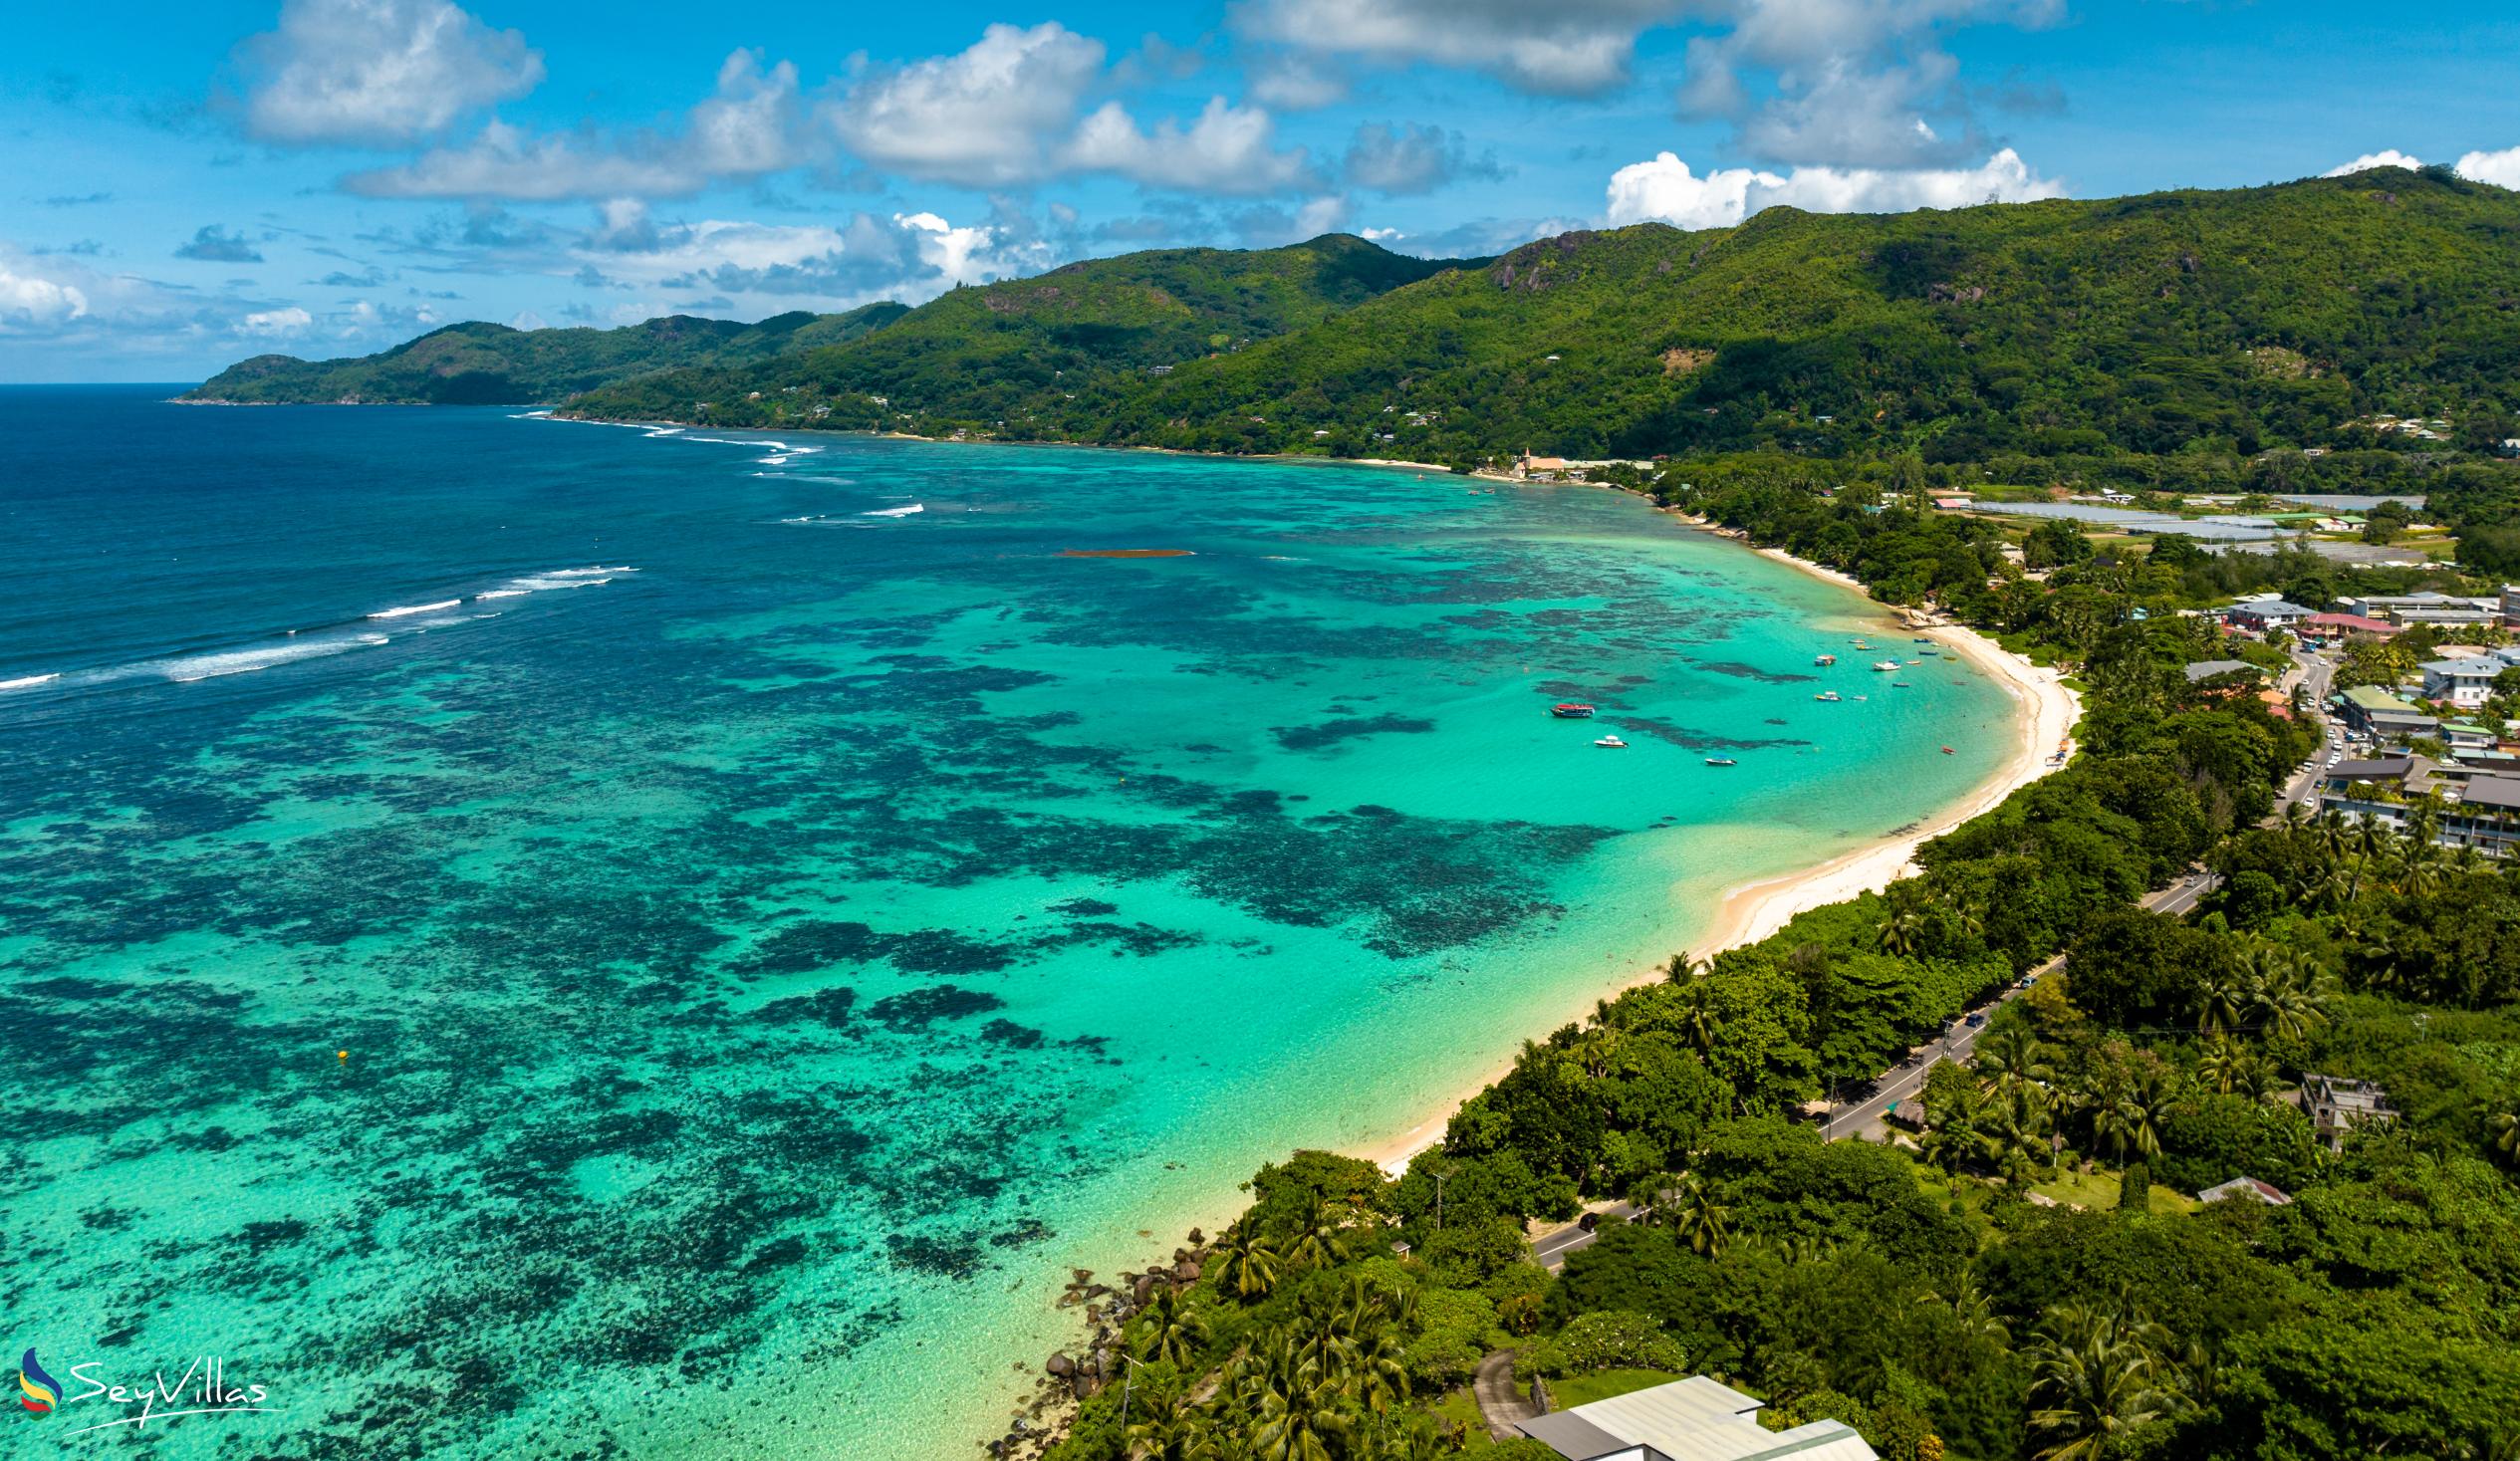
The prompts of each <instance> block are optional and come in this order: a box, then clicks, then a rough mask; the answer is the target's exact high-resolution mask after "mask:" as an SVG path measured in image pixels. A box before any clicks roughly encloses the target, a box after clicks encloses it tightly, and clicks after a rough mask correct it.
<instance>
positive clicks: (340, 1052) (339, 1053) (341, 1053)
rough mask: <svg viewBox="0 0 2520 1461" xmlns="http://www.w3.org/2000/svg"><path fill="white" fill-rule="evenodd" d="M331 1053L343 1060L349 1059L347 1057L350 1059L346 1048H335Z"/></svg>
mask: <svg viewBox="0 0 2520 1461" xmlns="http://www.w3.org/2000/svg"><path fill="white" fill-rule="evenodd" d="M333 1054H334V1055H336V1056H339V1057H340V1058H341V1059H343V1060H349V1059H350V1052H349V1051H346V1050H337V1051H335V1052H333Z"/></svg>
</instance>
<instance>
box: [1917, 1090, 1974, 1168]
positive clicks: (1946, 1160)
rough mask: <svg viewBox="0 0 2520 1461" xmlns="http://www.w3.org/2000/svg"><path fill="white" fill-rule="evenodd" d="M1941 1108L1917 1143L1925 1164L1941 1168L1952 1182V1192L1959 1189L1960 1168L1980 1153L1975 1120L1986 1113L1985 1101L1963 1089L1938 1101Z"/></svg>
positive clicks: (1934, 1112)
mask: <svg viewBox="0 0 2520 1461" xmlns="http://www.w3.org/2000/svg"><path fill="white" fill-rule="evenodd" d="M1940 1105H1941V1109H1939V1110H1934V1111H1932V1112H1931V1113H1930V1114H1931V1122H1932V1123H1931V1124H1930V1125H1928V1126H1926V1128H1925V1134H1924V1135H1923V1136H1921V1137H1919V1138H1917V1141H1916V1149H1917V1150H1918V1151H1919V1152H1921V1153H1923V1155H1924V1158H1925V1161H1926V1163H1927V1164H1928V1165H1931V1166H1934V1167H1937V1168H1940V1169H1941V1172H1942V1175H1943V1176H1944V1177H1945V1178H1946V1179H1947V1180H1948V1181H1949V1182H1950V1183H1951V1190H1952V1191H1953V1192H1957V1191H1959V1190H1960V1165H1961V1163H1963V1162H1966V1161H1970V1160H1972V1159H1974V1158H1975V1157H1977V1156H1978V1155H1979V1154H1980V1151H1981V1149H1982V1147H1983V1144H1984V1142H1983V1138H1982V1137H1980V1135H1979V1134H1978V1129H1977V1126H1978V1120H1979V1118H1980V1117H1981V1116H1982V1115H1983V1114H1984V1113H1985V1101H1984V1098H1983V1097H1981V1096H1979V1095H1978V1094H1977V1088H1976V1087H1974V1086H1963V1087H1961V1088H1960V1089H1959V1090H1958V1091H1957V1092H1955V1093H1953V1094H1952V1095H1951V1096H1950V1097H1949V1098H1947V1099H1945V1100H1943V1101H1942V1102H1940Z"/></svg>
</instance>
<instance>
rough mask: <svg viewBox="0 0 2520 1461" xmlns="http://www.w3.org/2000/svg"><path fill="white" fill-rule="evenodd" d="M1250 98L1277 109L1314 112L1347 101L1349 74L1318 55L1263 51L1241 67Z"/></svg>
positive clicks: (1264, 105) (1245, 87) (1281, 110)
mask: <svg viewBox="0 0 2520 1461" xmlns="http://www.w3.org/2000/svg"><path fill="white" fill-rule="evenodd" d="M1243 84H1244V89H1245V91H1247V92H1248V93H1249V95H1250V97H1251V100H1252V101H1254V102H1257V103H1259V104H1260V105H1261V106H1263V107H1274V108H1276V109H1277V110H1278V111H1280V112H1317V111H1320V110H1321V109H1322V108H1324V107H1335V106H1337V105H1338V104H1340V103H1341V102H1344V101H1346V100H1348V88H1349V82H1348V73H1347V72H1346V71H1345V70H1344V69H1342V68H1341V67H1340V66H1339V65H1338V64H1337V63H1335V62H1333V61H1331V60H1329V59H1328V58H1326V57H1321V56H1306V55H1298V54H1295V53H1292V52H1287V51H1269V52H1264V53H1262V54H1261V55H1260V56H1258V57H1257V58H1256V59H1254V60H1253V61H1251V62H1250V63H1249V64H1248V65H1246V66H1245V67H1244V71H1243Z"/></svg>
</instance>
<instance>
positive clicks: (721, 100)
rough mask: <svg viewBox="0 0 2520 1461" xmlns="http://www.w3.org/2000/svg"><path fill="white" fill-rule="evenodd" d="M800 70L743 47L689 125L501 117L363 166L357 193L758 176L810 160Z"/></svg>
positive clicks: (625, 185)
mask: <svg viewBox="0 0 2520 1461" xmlns="http://www.w3.org/2000/svg"><path fill="white" fill-rule="evenodd" d="M797 110H798V109H797V78H796V68H795V67H794V66H793V65H791V64H789V63H787V62H784V61H783V62H781V63H779V64H778V65H777V66H774V67H769V68H766V69H765V68H763V66H762V64H761V57H760V56H759V55H758V54H757V53H755V52H751V51H740V50H739V51H736V52H734V53H732V54H731V55H729V56H728V57H727V58H726V61H725V63H724V64H723V65H721V66H720V67H719V68H718V73H717V91H716V94H715V95H714V96H712V97H711V98H710V99H709V100H707V101H705V102H702V103H701V104H700V105H698V106H697V107H694V108H692V109H691V112H690V114H689V115H688V116H687V117H686V118H685V119H684V124H683V127H682V129H681V130H680V131H678V132H673V133H658V132H651V131H634V132H627V133H623V134H620V135H616V136H607V135H604V134H602V133H597V132H591V131H581V132H547V133H539V134H538V133H534V132H529V131H526V130H525V129H524V128H522V127H517V126H511V125H509V124H508V123H506V122H500V121H498V120H497V119H496V118H493V119H492V120H491V121H490V122H488V123H487V124H485V125H484V126H483V127H482V129H481V133H480V135H479V136H476V137H475V138H473V139H472V140H471V141H470V142H467V143H465V144H464V145H462V146H459V147H434V148H431V149H430V150H429V151H427V152H425V153H423V154H422V155H421V156H420V157H419V158H418V159H417V160H415V161H412V162H410V163H407V164H405V165H403V166H400V167H388V168H380V169H378V170H376V171H371V172H358V173H353V174H351V175H350V176H349V177H347V178H345V179H343V185H344V186H346V187H348V188H349V189H350V190H351V191H353V192H357V193H365V194H367V195H368V196H370V197H380V198H510V199H517V200H522V201H532V202H551V201H556V200H560V199H567V198H604V197H680V196H686V195H688V194H691V193H695V192H698V191H699V190H701V189H702V188H704V187H707V186H708V185H710V184H711V183H713V182H718V181H722V180H726V179H730V178H732V179H741V178H748V177H757V176H760V175H762V174H764V173H768V172H775V171H778V170H780V169H781V168H784V167H789V166H792V165H795V164H796V163H797V162H799V161H801V160H803V151H802V147H801V143H800V142H799V139H798V137H797V134H796V133H797Z"/></svg>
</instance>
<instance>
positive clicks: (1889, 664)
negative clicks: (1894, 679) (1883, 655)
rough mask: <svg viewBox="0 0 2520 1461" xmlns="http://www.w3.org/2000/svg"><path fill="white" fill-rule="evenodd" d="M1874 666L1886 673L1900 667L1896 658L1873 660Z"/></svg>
mask: <svg viewBox="0 0 2520 1461" xmlns="http://www.w3.org/2000/svg"><path fill="white" fill-rule="evenodd" d="M1873 667H1874V668H1875V669H1878V670H1880V671H1882V672H1883V673H1885V674H1888V673H1890V672H1892V671H1894V670H1896V669H1897V668H1898V661H1897V660H1895V659H1876V660H1874V661H1873Z"/></svg>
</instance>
